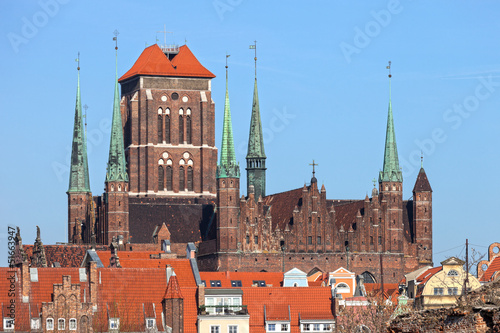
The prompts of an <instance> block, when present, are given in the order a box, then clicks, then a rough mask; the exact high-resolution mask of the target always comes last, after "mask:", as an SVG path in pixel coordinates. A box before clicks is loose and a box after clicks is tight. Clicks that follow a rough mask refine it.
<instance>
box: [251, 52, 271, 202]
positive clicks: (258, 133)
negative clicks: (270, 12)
mask: <svg viewBox="0 0 500 333" xmlns="http://www.w3.org/2000/svg"><path fill="white" fill-rule="evenodd" d="M256 44H257V42H255V44H254V45H250V48H251V49H255V58H254V60H255V82H254V87H253V103H252V117H251V119H250V134H249V138H248V152H247V157H246V159H247V168H246V170H247V193H250V185H253V186H254V191H255V198H259V197H260V196H262V197H264V196H265V195H266V153H265V152H264V135H263V132H262V123H261V120H260V110H259V94H258V91H257V46H256Z"/></svg>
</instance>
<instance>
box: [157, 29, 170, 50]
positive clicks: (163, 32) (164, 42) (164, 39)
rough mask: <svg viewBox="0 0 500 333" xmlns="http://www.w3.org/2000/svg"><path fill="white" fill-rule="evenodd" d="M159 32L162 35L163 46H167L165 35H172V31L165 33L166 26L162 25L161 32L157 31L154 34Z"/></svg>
mask: <svg viewBox="0 0 500 333" xmlns="http://www.w3.org/2000/svg"><path fill="white" fill-rule="evenodd" d="M159 32H161V33H162V34H163V45H164V46H167V34H173V32H172V31H167V25H166V24H164V25H163V31H157V32H156V33H159ZM156 41H158V38H156Z"/></svg>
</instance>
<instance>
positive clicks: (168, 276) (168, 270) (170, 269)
mask: <svg viewBox="0 0 500 333" xmlns="http://www.w3.org/2000/svg"><path fill="white" fill-rule="evenodd" d="M166 272H167V285H168V282H169V281H170V277H171V276H172V272H173V269H172V267H171V266H170V265H167V269H166Z"/></svg>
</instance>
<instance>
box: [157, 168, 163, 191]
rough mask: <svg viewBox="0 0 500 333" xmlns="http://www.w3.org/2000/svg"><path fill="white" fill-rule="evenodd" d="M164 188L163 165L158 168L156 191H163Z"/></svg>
mask: <svg viewBox="0 0 500 333" xmlns="http://www.w3.org/2000/svg"><path fill="white" fill-rule="evenodd" d="M164 188H165V181H164V173H163V165H159V166H158V191H163V189H164Z"/></svg>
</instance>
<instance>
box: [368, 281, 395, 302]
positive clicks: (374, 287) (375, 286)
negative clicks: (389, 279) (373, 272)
mask: <svg viewBox="0 0 500 333" xmlns="http://www.w3.org/2000/svg"><path fill="white" fill-rule="evenodd" d="M365 290H366V293H367V294H368V296H371V297H379V296H380V295H381V294H380V291H381V284H380V283H365ZM398 295H399V284H398V283H384V293H383V297H384V299H389V298H391V301H392V302H397V298H398Z"/></svg>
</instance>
